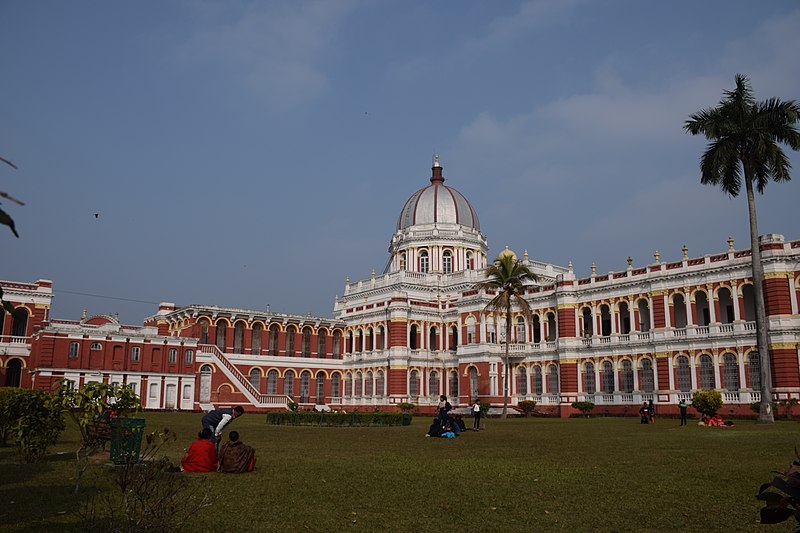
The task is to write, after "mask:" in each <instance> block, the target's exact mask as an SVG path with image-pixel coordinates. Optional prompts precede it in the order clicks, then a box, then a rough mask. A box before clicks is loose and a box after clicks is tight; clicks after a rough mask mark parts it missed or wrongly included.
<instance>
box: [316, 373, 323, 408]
mask: <svg viewBox="0 0 800 533" xmlns="http://www.w3.org/2000/svg"><path fill="white" fill-rule="evenodd" d="M316 382H317V394H316V397H317V403H325V372H317V378H316Z"/></svg>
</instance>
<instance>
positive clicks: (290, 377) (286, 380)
mask: <svg viewBox="0 0 800 533" xmlns="http://www.w3.org/2000/svg"><path fill="white" fill-rule="evenodd" d="M283 394H284V395H286V396H288V397H289V398H292V399H294V371H293V370H287V371H286V373H285V374H284V375H283Z"/></svg>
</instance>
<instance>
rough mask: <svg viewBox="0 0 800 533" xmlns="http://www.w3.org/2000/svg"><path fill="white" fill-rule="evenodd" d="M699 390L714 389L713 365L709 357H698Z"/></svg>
mask: <svg viewBox="0 0 800 533" xmlns="http://www.w3.org/2000/svg"><path fill="white" fill-rule="evenodd" d="M700 388H701V389H714V388H716V384H715V383H714V363H713V362H712V361H711V356H710V355H701V356H700Z"/></svg>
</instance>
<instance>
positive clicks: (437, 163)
mask: <svg viewBox="0 0 800 533" xmlns="http://www.w3.org/2000/svg"><path fill="white" fill-rule="evenodd" d="M433 166H435V167H441V166H442V165H441V164H439V154H434V156H433Z"/></svg>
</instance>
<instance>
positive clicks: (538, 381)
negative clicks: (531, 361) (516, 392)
mask: <svg viewBox="0 0 800 533" xmlns="http://www.w3.org/2000/svg"><path fill="white" fill-rule="evenodd" d="M532 379H533V393H534V394H535V395H536V396H541V395H542V367H540V366H538V365H537V366H535V367H533V376H532Z"/></svg>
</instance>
